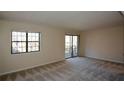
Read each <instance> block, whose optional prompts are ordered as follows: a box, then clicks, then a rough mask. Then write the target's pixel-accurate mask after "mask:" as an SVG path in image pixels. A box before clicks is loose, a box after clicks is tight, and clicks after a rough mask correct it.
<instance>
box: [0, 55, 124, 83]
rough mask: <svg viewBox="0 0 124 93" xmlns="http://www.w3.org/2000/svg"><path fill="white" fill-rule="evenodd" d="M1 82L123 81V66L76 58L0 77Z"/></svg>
mask: <svg viewBox="0 0 124 93" xmlns="http://www.w3.org/2000/svg"><path fill="white" fill-rule="evenodd" d="M0 80H1V81H124V64H117V63H113V62H107V61H101V60H96V59H92V58H83V57H76V58H70V59H67V60H65V61H61V62H56V63H52V64H48V65H45V66H39V67H37V68H33V69H29V70H24V71H20V72H17V73H12V74H8V75H4V76H1V77H0Z"/></svg>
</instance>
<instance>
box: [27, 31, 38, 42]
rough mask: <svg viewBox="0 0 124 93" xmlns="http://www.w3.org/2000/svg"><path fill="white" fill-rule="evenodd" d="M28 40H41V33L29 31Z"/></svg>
mask: <svg viewBox="0 0 124 93" xmlns="http://www.w3.org/2000/svg"><path fill="white" fill-rule="evenodd" d="M28 41H39V33H28Z"/></svg>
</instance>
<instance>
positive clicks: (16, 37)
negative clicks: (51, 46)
mask: <svg viewBox="0 0 124 93" xmlns="http://www.w3.org/2000/svg"><path fill="white" fill-rule="evenodd" d="M12 41H26V32H12Z"/></svg>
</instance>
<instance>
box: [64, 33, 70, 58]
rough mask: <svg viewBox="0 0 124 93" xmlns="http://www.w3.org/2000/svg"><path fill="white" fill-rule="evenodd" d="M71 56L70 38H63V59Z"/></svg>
mask: <svg viewBox="0 0 124 93" xmlns="http://www.w3.org/2000/svg"><path fill="white" fill-rule="evenodd" d="M71 56H72V36H69V35H66V36H65V58H69V57H71Z"/></svg>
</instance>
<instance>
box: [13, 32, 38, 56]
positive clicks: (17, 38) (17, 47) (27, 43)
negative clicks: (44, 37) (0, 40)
mask: <svg viewBox="0 0 124 93" xmlns="http://www.w3.org/2000/svg"><path fill="white" fill-rule="evenodd" d="M35 51H40V33H38V32H37V33H34V32H32V33H31V32H30V33H28V32H15V31H14V32H12V49H11V52H12V54H17V53H25V52H35Z"/></svg>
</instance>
